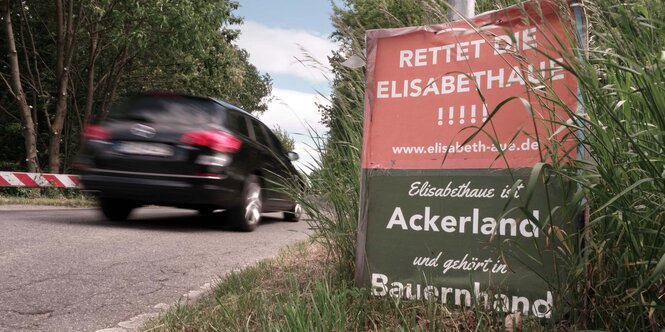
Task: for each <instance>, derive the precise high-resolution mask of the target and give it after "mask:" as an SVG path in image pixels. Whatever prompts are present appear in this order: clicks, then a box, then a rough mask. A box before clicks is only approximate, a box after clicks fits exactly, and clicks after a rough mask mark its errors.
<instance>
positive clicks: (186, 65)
mask: <svg viewBox="0 0 665 332" xmlns="http://www.w3.org/2000/svg"><path fill="white" fill-rule="evenodd" d="M5 3H6V4H7V6H6V7H4V4H5ZM2 7H3V8H4V9H6V10H3V13H4V12H5V11H7V12H8V15H10V16H9V17H10V18H11V19H12V27H13V32H12V36H13V37H14V40H15V44H16V53H15V54H16V56H17V58H18V69H19V70H20V77H19V78H18V79H19V81H20V82H21V88H22V89H23V90H24V95H25V101H26V105H27V109H29V113H31V116H32V117H31V119H30V120H24V121H21V114H22V113H21V111H20V110H21V102H20V100H19V99H17V96H16V94H15V93H14V91H15V90H16V89H14V88H11V84H10V82H11V78H12V71H11V69H12V68H11V64H10V61H9V60H10V57H9V56H3V57H2V58H0V78H1V80H0V86H2V87H3V88H2V89H0V132H2V135H1V136H0V137H1V138H2V142H3V144H2V145H5V146H14V149H12V150H11V151H5V150H0V153H2V154H0V160H2V161H3V163H4V164H5V165H3V166H4V167H9V168H10V169H14V170H19V169H25V167H26V164H25V159H26V157H25V155H26V150H25V149H17V148H16V147H17V146H23V145H24V144H19V142H22V140H23V137H22V133H23V132H24V131H25V128H26V121H28V122H31V123H32V124H33V125H34V127H35V130H34V132H35V133H34V137H35V140H36V146H37V151H38V153H37V154H38V158H39V160H40V164H39V166H40V168H45V167H44V166H47V165H48V169H47V170H48V171H53V172H58V171H60V170H63V167H60V162H64V165H63V166H64V169H65V170H66V168H67V167H68V164H69V161H70V160H71V157H72V156H73V154H74V153H75V152H76V150H77V146H78V137H79V133H80V131H81V128H82V126H83V125H84V124H85V123H87V122H88V121H91V120H93V119H95V118H99V117H103V116H105V114H106V113H107V112H108V110H109V109H110V107H111V104H112V103H114V102H115V101H117V100H118V99H121V98H123V97H125V96H127V95H130V94H133V93H136V92H141V91H148V90H161V91H178V92H184V93H190V94H196V95H207V96H213V97H218V98H221V99H224V100H227V101H229V102H231V103H233V104H236V105H238V106H240V107H242V108H244V109H245V110H247V111H249V112H253V113H261V112H263V111H265V110H266V109H267V101H268V99H267V97H268V96H269V95H270V92H271V85H272V82H271V79H270V77H269V76H268V75H267V74H261V73H260V72H259V71H258V70H257V69H256V67H254V66H253V65H252V64H251V63H249V56H248V54H247V52H246V51H245V50H243V49H240V48H239V47H237V46H236V45H234V41H235V40H236V38H237V36H238V33H239V32H238V31H237V30H235V29H233V28H232V25H237V24H241V23H242V19H241V18H240V17H238V16H236V15H235V14H234V11H235V10H236V9H237V8H238V3H237V2H235V1H233V0H214V1H204V2H201V1H194V0H182V1H176V0H155V1H148V2H145V1H139V0H89V1H75V0H50V1H47V0H37V1H8V2H3V6H2ZM6 21H7V20H5V19H3V20H2V24H1V25H0V29H1V30H0V53H2V54H3V55H9V54H10V48H9V47H10V45H9V38H8V37H7V33H6V32H7V31H8V30H7V28H6V26H7V25H6V24H5V22H6ZM17 125H18V128H20V130H18V131H17ZM49 141H50V144H49ZM60 149H62V151H60ZM43 161H48V163H44V162H43Z"/></svg>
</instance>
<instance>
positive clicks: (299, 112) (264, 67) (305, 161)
mask: <svg viewBox="0 0 665 332" xmlns="http://www.w3.org/2000/svg"><path fill="white" fill-rule="evenodd" d="M239 3H240V8H239V9H238V10H237V11H236V15H237V16H241V17H243V18H244V23H243V24H242V25H241V26H239V27H237V28H239V29H240V31H241V33H240V36H239V38H238V40H237V42H236V44H237V45H238V46H239V47H241V48H244V49H245V50H247V51H248V52H249V60H250V62H251V63H252V64H253V65H254V66H256V67H257V69H258V70H259V71H260V72H261V73H267V74H269V75H270V76H271V77H272V80H273V85H272V97H273V99H272V101H271V102H270V103H269V104H268V110H267V111H266V112H265V113H263V114H261V115H259V119H261V120H262V121H263V122H264V123H265V124H266V125H268V127H270V128H275V127H277V126H279V127H281V128H282V129H285V130H286V131H287V132H288V133H289V134H290V135H291V137H292V138H293V139H294V140H295V141H296V148H295V152H297V153H298V154H299V155H300V160H299V161H298V162H296V166H299V168H301V169H302V170H303V171H308V169H309V168H310V167H309V166H308V165H311V164H312V161H313V160H314V159H315V158H316V153H315V150H314V149H313V146H314V144H313V142H312V140H311V136H312V135H314V133H315V134H318V135H323V134H325V131H326V129H325V127H324V126H323V125H322V124H321V122H320V120H321V115H320V114H319V113H318V108H317V106H316V104H317V103H318V104H323V105H326V104H329V100H328V96H329V95H330V91H331V84H330V82H331V81H332V74H331V73H330V66H329V63H328V59H327V57H328V56H329V55H330V54H331V53H332V51H333V50H335V49H337V47H338V46H337V45H336V44H335V43H334V42H333V41H331V40H330V38H329V36H330V35H331V33H332V32H333V27H332V24H331V21H330V17H331V15H332V7H331V5H330V2H329V1H328V0H273V1H270V0H261V1H259V0H240V1H239Z"/></svg>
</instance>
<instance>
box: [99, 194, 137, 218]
mask: <svg viewBox="0 0 665 332" xmlns="http://www.w3.org/2000/svg"><path fill="white" fill-rule="evenodd" d="M99 208H100V209H101V210H102V214H103V215H104V217H106V219H108V220H112V221H125V220H127V217H129V214H130V213H132V210H134V208H135V206H133V205H131V204H130V203H129V202H127V201H123V200H119V199H112V198H100V199H99Z"/></svg>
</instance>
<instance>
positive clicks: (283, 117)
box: [259, 88, 330, 170]
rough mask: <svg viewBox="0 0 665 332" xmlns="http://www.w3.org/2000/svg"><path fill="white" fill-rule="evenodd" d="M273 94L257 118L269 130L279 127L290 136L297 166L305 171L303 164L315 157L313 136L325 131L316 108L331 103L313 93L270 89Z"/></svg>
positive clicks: (307, 163)
mask: <svg viewBox="0 0 665 332" xmlns="http://www.w3.org/2000/svg"><path fill="white" fill-rule="evenodd" d="M272 92H273V97H274V98H273V100H272V101H271V102H270V103H269V104H268V110H267V111H266V112H265V113H263V114H261V115H260V116H259V119H261V121H263V123H265V124H266V125H267V126H268V127H270V128H271V129H272V128H275V127H276V126H279V127H281V128H282V129H284V130H286V131H287V132H288V133H289V135H291V137H292V138H293V139H294V140H295V141H296V148H295V150H296V151H295V152H297V153H298V154H299V155H300V158H301V160H300V161H299V162H298V164H300V165H301V166H305V167H303V170H307V166H306V165H311V164H312V161H313V160H314V159H317V158H318V155H317V154H316V151H315V144H314V141H313V139H312V136H323V135H325V132H326V127H325V126H324V125H323V124H322V123H321V114H320V113H319V111H318V107H317V106H316V105H317V104H320V105H330V101H329V100H327V99H326V98H323V97H321V96H320V95H317V94H315V93H304V92H299V91H294V90H286V89H279V88H273V90H272Z"/></svg>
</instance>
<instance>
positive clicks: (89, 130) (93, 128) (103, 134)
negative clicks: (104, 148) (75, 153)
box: [83, 125, 111, 141]
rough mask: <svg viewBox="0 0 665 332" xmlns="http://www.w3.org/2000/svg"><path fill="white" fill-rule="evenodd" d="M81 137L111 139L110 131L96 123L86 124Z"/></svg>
mask: <svg viewBox="0 0 665 332" xmlns="http://www.w3.org/2000/svg"><path fill="white" fill-rule="evenodd" d="M83 138H85V139H94V140H100V141H107V140H109V139H111V131H110V130H108V129H106V128H104V127H102V126H97V125H88V126H86V127H85V128H84V129H83Z"/></svg>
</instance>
